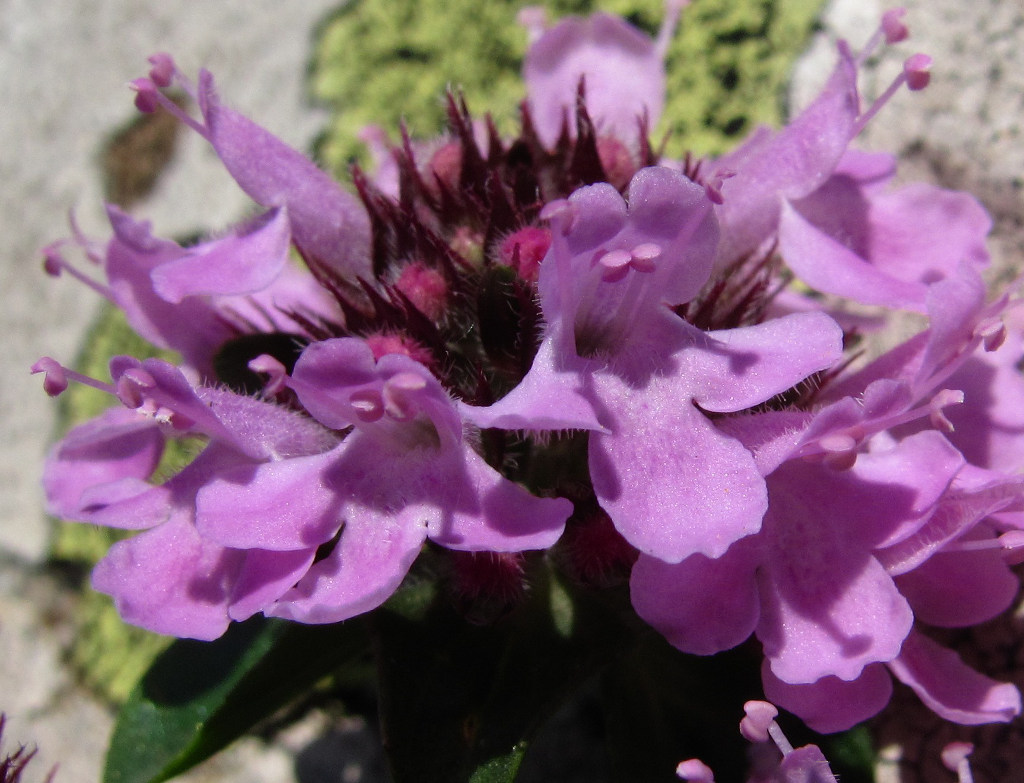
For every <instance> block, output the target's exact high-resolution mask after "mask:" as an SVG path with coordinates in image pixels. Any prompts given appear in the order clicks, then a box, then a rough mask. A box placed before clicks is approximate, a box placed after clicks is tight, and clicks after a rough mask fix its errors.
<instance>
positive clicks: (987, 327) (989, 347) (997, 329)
mask: <svg viewBox="0 0 1024 783" xmlns="http://www.w3.org/2000/svg"><path fill="white" fill-rule="evenodd" d="M975 334H976V335H978V336H979V337H980V338H981V341H982V344H983V345H984V346H985V351H986V352H988V353H991V352H992V351H997V350H999V348H1000V347H1001V346H1002V344H1003V343H1004V342H1005V341H1006V324H1005V323H1003V321H1002V319H994V320H991V321H986V322H984V323H981V324H979V325H978V328H977V329H976V330H975Z"/></svg>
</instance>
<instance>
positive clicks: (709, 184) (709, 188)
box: [695, 164, 736, 204]
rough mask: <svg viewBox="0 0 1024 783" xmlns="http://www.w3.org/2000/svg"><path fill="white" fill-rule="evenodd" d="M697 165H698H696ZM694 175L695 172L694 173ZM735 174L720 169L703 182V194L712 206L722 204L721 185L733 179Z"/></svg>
mask: <svg viewBox="0 0 1024 783" xmlns="http://www.w3.org/2000/svg"><path fill="white" fill-rule="evenodd" d="M698 165H699V164H698ZM695 175H696V172H695ZM735 176H736V172H735V171H733V170H731V169H721V170H719V171H716V172H715V173H714V174H712V175H711V176H710V177H709V178H708V179H707V181H706V182H704V183H703V184H704V193H705V195H707V197H708V199H709V200H710V201H711V203H712V204H724V203H725V197H724V196H723V195H722V185H724V184H725V181H726V180H727V179H729V178H730V177H735Z"/></svg>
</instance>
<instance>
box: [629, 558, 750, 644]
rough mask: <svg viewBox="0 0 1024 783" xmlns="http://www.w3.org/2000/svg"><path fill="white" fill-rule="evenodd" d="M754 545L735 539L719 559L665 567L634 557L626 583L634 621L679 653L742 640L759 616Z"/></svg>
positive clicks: (650, 559) (668, 564)
mask: <svg viewBox="0 0 1024 783" xmlns="http://www.w3.org/2000/svg"><path fill="white" fill-rule="evenodd" d="M759 559H760V557H759V551H758V546H757V545H756V544H755V543H753V542H752V540H751V539H741V540H740V541H737V542H736V543H735V544H733V545H732V546H731V547H729V550H728V551H727V552H726V553H725V554H724V555H722V556H721V557H718V558H715V559H714V560H711V559H709V558H707V557H705V556H704V555H691V556H690V557H688V558H686V560H684V561H682V562H681V563H674V564H673V563H666V562H664V561H662V560H659V559H657V558H655V557H651V556H649V555H643V554H642V555H640V557H639V558H638V559H637V561H636V564H635V565H634V566H633V573H632V575H631V576H630V580H629V592H630V598H631V600H632V601H633V608H634V609H636V612H637V614H638V615H640V617H641V618H642V619H643V620H644V621H645V622H647V623H648V624H650V625H651V626H653V627H654V628H655V629H657V631H658V633H660V634H661V635H662V636H664V637H665V638H666V639H667V640H668V641H669V643H670V644H671V645H672V646H673V647H676V648H678V649H680V650H682V651H683V652H685V653H691V654H694V655H714V654H715V653H718V652H721V651H722V650H729V649H731V648H733V647H736V646H737V645H739V644H742V643H743V642H745V641H746V640H747V639H748V638H749V637H750V635H751V634H752V633H753V632H754V628H755V627H756V626H757V621H758V618H759V617H760V599H759V598H758V593H757V581H756V580H755V579H754V570H755V569H756V568H757V564H758V561H759Z"/></svg>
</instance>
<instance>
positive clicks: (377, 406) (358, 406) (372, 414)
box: [348, 389, 384, 424]
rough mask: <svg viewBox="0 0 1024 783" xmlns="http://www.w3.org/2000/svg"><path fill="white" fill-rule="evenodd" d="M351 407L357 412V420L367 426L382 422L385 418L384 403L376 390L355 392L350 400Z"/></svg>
mask: <svg viewBox="0 0 1024 783" xmlns="http://www.w3.org/2000/svg"><path fill="white" fill-rule="evenodd" d="M348 402H349V405H351V406H352V408H353V410H355V413H356V418H357V419H359V421H364V422H366V423H367V424H372V423H373V422H375V421H380V420H381V418H382V417H383V416H384V401H383V400H382V399H381V396H380V393H379V392H378V391H377V390H376V389H363V390H361V391H357V392H353V393H352V395H351V396H350V397H349V398H348Z"/></svg>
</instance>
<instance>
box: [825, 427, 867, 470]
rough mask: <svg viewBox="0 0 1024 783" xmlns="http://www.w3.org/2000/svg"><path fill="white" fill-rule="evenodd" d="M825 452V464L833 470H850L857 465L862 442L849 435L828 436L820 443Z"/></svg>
mask: <svg viewBox="0 0 1024 783" xmlns="http://www.w3.org/2000/svg"><path fill="white" fill-rule="evenodd" d="M818 445H819V446H821V449H822V451H823V452H824V462H825V464H826V465H828V466H829V467H830V468H832V469H833V470H849V469H850V468H852V467H853V466H854V465H855V464H856V463H857V447H858V446H859V445H860V442H859V441H858V440H856V439H855V438H853V437H851V436H850V435H849V434H847V433H836V434H832V435H826V436H825V437H823V438H822V439H821V440H819V441H818Z"/></svg>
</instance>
